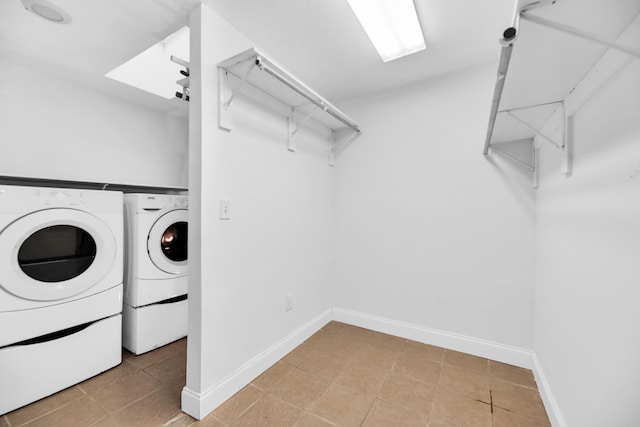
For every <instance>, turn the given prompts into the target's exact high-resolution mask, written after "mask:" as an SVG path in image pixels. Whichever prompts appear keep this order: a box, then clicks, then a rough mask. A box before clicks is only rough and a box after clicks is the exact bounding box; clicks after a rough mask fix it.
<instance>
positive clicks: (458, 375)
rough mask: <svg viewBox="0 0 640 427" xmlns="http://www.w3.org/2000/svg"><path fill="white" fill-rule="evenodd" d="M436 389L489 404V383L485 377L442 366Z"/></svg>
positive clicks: (464, 370) (453, 367)
mask: <svg viewBox="0 0 640 427" xmlns="http://www.w3.org/2000/svg"><path fill="white" fill-rule="evenodd" d="M438 387H441V388H444V389H446V390H449V391H451V392H453V393H457V394H462V395H465V396H467V397H470V398H472V399H476V400H480V401H482V402H484V403H488V404H491V382H490V380H489V377H488V376H487V375H481V374H479V373H477V372H473V371H469V370H467V369H461V368H456V367H455V366H450V365H443V366H442V372H441V373H440V382H439V383H438Z"/></svg>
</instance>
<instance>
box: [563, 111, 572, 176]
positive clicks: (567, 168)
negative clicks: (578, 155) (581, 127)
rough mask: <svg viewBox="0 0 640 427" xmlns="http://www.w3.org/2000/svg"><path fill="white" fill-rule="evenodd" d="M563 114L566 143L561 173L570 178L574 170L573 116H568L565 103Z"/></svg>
mask: <svg viewBox="0 0 640 427" xmlns="http://www.w3.org/2000/svg"><path fill="white" fill-rule="evenodd" d="M562 116H563V117H562V119H563V124H564V133H563V137H564V141H563V142H564V144H563V146H562V158H561V159H560V173H561V174H563V175H564V176H566V177H567V178H568V177H570V176H571V173H572V172H573V116H571V115H569V116H567V112H566V110H565V108H564V103H562Z"/></svg>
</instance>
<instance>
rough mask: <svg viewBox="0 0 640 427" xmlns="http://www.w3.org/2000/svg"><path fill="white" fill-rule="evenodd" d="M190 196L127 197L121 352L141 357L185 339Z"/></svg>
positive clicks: (125, 198) (126, 195) (125, 203)
mask: <svg viewBox="0 0 640 427" xmlns="http://www.w3.org/2000/svg"><path fill="white" fill-rule="evenodd" d="M188 201H189V198H188V196H186V195H171V194H137V193H136V194H134V193H132V194H125V195H124V211H125V277H124V307H123V335H122V339H123V344H122V345H123V346H124V347H125V348H126V349H127V350H129V351H131V352H132V353H134V354H142V353H145V352H147V351H150V350H153V349H154V348H157V347H160V346H163V345H165V344H168V343H170V342H173V341H175V340H178V339H180V338H182V337H184V336H186V335H187V287H188V282H187V281H188V272H187V267H188V257H187V231H188V221H187V214H188V204H189V202H188Z"/></svg>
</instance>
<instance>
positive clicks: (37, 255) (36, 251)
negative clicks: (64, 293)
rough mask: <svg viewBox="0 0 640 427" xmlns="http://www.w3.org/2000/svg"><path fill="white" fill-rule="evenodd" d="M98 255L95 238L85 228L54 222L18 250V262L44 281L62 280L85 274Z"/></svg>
mask: <svg viewBox="0 0 640 427" xmlns="http://www.w3.org/2000/svg"><path fill="white" fill-rule="evenodd" d="M95 257H96V241H95V240H94V239H93V237H91V234H89V233H88V232H87V231H86V230H83V229H82V228H79V227H75V226H71V225H53V226H51V227H46V228H43V229H41V230H38V231H36V232H35V233H33V234H32V235H31V236H29V237H28V238H27V239H26V240H25V241H24V242H23V243H22V245H21V246H20V249H19V250H18V264H19V265H20V268H21V269H22V271H23V272H24V274H26V275H27V276H29V277H31V278H33V279H35V280H39V281H41V282H48V283H53V282H62V281H65V280H69V279H73V278H74V277H77V276H79V275H81V274H82V273H84V272H85V271H86V270H87V269H88V268H89V267H90V266H91V264H92V263H93V260H94V259H95Z"/></svg>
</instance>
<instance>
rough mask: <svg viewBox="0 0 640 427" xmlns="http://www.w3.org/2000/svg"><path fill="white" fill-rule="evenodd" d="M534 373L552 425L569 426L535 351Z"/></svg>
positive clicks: (555, 426)
mask: <svg viewBox="0 0 640 427" xmlns="http://www.w3.org/2000/svg"><path fill="white" fill-rule="evenodd" d="M533 375H534V377H535V378H536V384H538V391H539V392H540V397H541V398H542V402H543V403H544V407H545V409H546V410H547V415H548V416H549V421H550V422H551V425H552V426H553V427H567V423H566V421H565V420H564V417H563V416H562V412H561V411H560V406H559V405H558V401H557V400H556V398H555V396H554V395H553V392H552V391H551V386H550V385H549V381H548V380H547V377H546V375H545V374H544V370H543V369H542V365H540V361H539V360H538V357H537V356H536V355H535V353H534V355H533Z"/></svg>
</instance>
